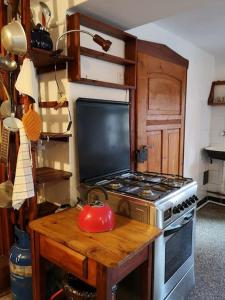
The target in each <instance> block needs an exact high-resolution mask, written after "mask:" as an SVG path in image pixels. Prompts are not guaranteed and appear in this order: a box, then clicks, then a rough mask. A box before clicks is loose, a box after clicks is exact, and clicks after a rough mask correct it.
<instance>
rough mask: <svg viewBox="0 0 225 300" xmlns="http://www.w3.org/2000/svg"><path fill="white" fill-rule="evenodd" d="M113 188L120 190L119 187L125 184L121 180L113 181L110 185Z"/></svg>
mask: <svg viewBox="0 0 225 300" xmlns="http://www.w3.org/2000/svg"><path fill="white" fill-rule="evenodd" d="M108 186H109V187H110V188H111V189H113V190H118V189H119V188H121V187H122V186H123V185H122V183H120V182H112V183H110V184H109V185H108Z"/></svg>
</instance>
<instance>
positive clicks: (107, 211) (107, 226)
mask: <svg viewBox="0 0 225 300" xmlns="http://www.w3.org/2000/svg"><path fill="white" fill-rule="evenodd" d="M93 190H99V191H101V192H102V193H103V195H104V197H105V199H104V200H108V194H107V192H106V190H105V189H104V188H102V187H99V186H93V187H91V188H90V189H88V191H87V193H86V197H85V198H86V201H87V203H88V204H86V205H84V207H83V208H82V211H81V212H80V214H79V216H78V225H79V227H80V229H81V230H83V231H86V232H104V231H110V230H112V229H113V228H114V227H115V214H114V212H113V210H112V209H111V207H110V206H109V205H108V204H106V203H104V202H102V201H100V200H99V199H97V200H93V201H90V200H89V194H90V192H92V191H93Z"/></svg>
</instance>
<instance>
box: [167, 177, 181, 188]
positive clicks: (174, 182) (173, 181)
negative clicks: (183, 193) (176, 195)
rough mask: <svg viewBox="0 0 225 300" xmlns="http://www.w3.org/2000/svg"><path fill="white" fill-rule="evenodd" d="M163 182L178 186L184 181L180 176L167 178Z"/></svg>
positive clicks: (174, 186)
mask: <svg viewBox="0 0 225 300" xmlns="http://www.w3.org/2000/svg"><path fill="white" fill-rule="evenodd" d="M164 183H165V184H166V185H168V186H170V187H173V188H180V187H182V186H183V185H184V183H185V182H184V180H183V179H180V178H167V179H166V181H165V182H164Z"/></svg>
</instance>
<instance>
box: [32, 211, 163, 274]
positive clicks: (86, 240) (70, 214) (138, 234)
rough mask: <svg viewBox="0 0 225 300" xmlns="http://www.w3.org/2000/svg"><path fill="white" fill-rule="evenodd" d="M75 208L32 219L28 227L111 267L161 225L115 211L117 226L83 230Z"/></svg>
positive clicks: (142, 244) (148, 239) (145, 242)
mask: <svg viewBox="0 0 225 300" xmlns="http://www.w3.org/2000/svg"><path fill="white" fill-rule="evenodd" d="M79 212H80V210H78V209H77V208H71V209H67V210H65V211H62V212H59V213H56V214H52V215H50V216H47V217H44V218H41V219H37V220H34V221H32V222H31V223H30V228H31V229H32V230H34V231H35V232H38V233H40V234H41V235H43V236H46V237H49V238H51V240H54V241H56V242H58V243H61V244H63V245H64V246H66V247H68V248H70V249H72V250H74V251H76V252H77V253H80V254H82V255H84V256H86V257H88V258H91V259H93V260H95V261H96V262H98V263H100V264H102V265H103V266H106V267H109V268H112V267H116V266H119V265H120V264H122V263H124V262H126V261H127V260H129V259H131V258H132V257H133V256H134V255H135V254H136V253H137V252H138V251H140V250H141V249H142V248H144V247H146V245H148V244H150V243H151V242H152V241H154V240H155V239H156V238H157V237H158V236H159V235H160V233H161V231H160V229H158V228H156V227H154V226H150V225H148V224H144V223H140V222H138V221H135V220H131V219H128V218H125V217H122V216H119V215H116V227H115V228H114V229H113V230H112V231H108V232H103V233H86V232H83V231H81V230H80V229H79V227H78V224H77V218H78V214H79Z"/></svg>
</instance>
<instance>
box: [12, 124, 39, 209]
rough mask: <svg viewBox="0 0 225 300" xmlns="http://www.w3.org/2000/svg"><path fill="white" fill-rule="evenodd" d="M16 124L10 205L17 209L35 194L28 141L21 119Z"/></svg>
mask: <svg viewBox="0 0 225 300" xmlns="http://www.w3.org/2000/svg"><path fill="white" fill-rule="evenodd" d="M17 120H18V119H17ZM17 126H18V128H19V134H20V147H19V151H18V156H17V164H16V174H15V181H14V188H13V196H12V206H13V208H14V209H19V208H20V207H21V206H22V204H23V203H24V202H25V200H26V199H28V198H31V197H33V196H34V195H35V193H34V182H33V176H32V157H31V146H30V141H29V140H28V139H27V136H26V133H25V130H24V127H23V123H22V121H21V120H18V121H17Z"/></svg>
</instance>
